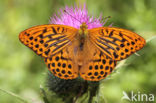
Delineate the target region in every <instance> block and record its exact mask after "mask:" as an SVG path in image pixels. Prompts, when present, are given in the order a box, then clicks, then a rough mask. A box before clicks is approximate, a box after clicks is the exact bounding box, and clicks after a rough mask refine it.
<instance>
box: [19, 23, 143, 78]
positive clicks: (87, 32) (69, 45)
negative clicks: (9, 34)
mask: <svg viewBox="0 0 156 103" xmlns="http://www.w3.org/2000/svg"><path fill="white" fill-rule="evenodd" d="M19 39H20V41H21V42H22V43H23V44H24V45H26V46H28V47H29V48H31V49H32V50H33V51H34V52H35V53H36V54H38V55H39V56H41V57H43V58H44V60H45V63H46V65H47V67H48V68H49V70H50V71H51V72H52V73H53V74H54V75H55V76H57V77H59V78H61V79H75V78H77V77H78V76H79V75H80V76H81V77H82V78H83V79H85V80H88V81H99V80H101V79H104V78H105V77H106V76H108V75H109V74H110V73H111V72H112V70H113V69H114V67H115V66H116V63H117V61H119V60H122V59H125V58H127V57H128V56H130V55H131V54H133V53H135V52H136V51H138V50H140V49H141V48H143V47H144V46H145V44H146V42H145V40H144V38H142V37H141V36H139V35H138V34H136V33H134V32H131V31H129V30H126V29H122V28H116V27H100V28H93V29H87V25H86V23H82V25H81V26H80V29H76V28H73V27H70V26H66V25H55V24H50V25H40V26H35V27H32V28H29V29H27V30H25V31H23V32H21V33H20V35H19Z"/></svg>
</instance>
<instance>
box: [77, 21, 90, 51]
mask: <svg viewBox="0 0 156 103" xmlns="http://www.w3.org/2000/svg"><path fill="white" fill-rule="evenodd" d="M87 29H88V26H87V25H86V23H82V25H81V26H80V29H79V31H78V41H79V47H80V50H83V46H84V43H85V40H86V37H87V34H88V31H87Z"/></svg>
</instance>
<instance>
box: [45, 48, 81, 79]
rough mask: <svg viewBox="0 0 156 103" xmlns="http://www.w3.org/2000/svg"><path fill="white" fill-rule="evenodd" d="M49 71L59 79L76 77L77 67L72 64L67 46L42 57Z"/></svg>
mask: <svg viewBox="0 0 156 103" xmlns="http://www.w3.org/2000/svg"><path fill="white" fill-rule="evenodd" d="M44 61H45V63H46V65H47V67H48V69H49V71H51V72H52V74H54V75H55V76H57V77H59V78H61V79H74V78H76V77H78V68H77V66H75V65H74V62H73V60H72V58H71V57H70V53H68V48H65V49H63V50H61V51H60V52H59V53H57V54H55V55H53V56H51V57H50V58H45V59H44Z"/></svg>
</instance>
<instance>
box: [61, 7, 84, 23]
mask: <svg viewBox="0 0 156 103" xmlns="http://www.w3.org/2000/svg"><path fill="white" fill-rule="evenodd" d="M63 11H64V12H65V13H67V14H68V15H69V16H71V17H72V18H74V19H75V20H77V21H79V22H80V23H81V21H80V20H78V19H77V18H75V17H74V16H72V15H71V14H70V13H68V12H67V11H66V10H63Z"/></svg>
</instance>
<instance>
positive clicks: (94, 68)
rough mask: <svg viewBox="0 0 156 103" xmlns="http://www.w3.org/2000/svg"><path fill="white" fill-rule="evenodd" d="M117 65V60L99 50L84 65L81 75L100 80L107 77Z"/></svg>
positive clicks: (90, 79) (85, 77)
mask: <svg viewBox="0 0 156 103" xmlns="http://www.w3.org/2000/svg"><path fill="white" fill-rule="evenodd" d="M115 66H116V61H115V60H112V59H110V58H108V57H107V56H106V55H104V54H103V53H102V52H100V51H97V52H96V53H95V54H94V55H93V56H92V58H91V59H90V60H89V61H88V63H87V65H84V66H82V69H81V70H80V76H81V77H82V78H83V79H85V80H88V81H99V80H101V79H104V78H106V77H107V76H108V75H109V74H110V73H111V72H112V71H113V70H114V68H115Z"/></svg>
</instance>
